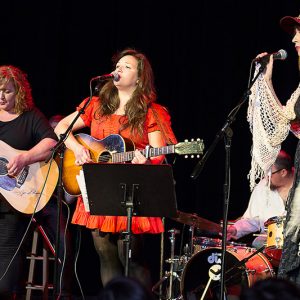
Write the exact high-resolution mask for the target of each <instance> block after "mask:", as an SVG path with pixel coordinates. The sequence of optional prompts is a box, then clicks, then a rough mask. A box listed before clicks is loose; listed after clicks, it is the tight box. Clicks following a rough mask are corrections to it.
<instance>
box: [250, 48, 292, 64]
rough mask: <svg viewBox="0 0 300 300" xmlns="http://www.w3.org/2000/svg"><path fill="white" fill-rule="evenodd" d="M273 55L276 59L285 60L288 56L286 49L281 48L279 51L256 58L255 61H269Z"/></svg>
mask: <svg viewBox="0 0 300 300" xmlns="http://www.w3.org/2000/svg"><path fill="white" fill-rule="evenodd" d="M271 55H272V56H273V59H274V60H285V59H286V58H287V56H288V54H287V52H286V51H285V50H283V49H280V50H279V51H277V52H274V53H271V54H268V55H265V56H264V57H260V58H255V59H254V61H256V62H259V63H268V62H269V59H270V56H271Z"/></svg>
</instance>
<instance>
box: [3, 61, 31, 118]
mask: <svg viewBox="0 0 300 300" xmlns="http://www.w3.org/2000/svg"><path fill="white" fill-rule="evenodd" d="M9 82H12V83H13V85H14V87H15V90H16V103H15V107H14V111H15V113H17V114H21V113H23V112H24V111H28V110H31V109H32V108H33V107H34V102H33V99H32V94H31V87H30V84H29V82H28V80H27V74H26V73H24V72H23V71H21V70H20V69H18V68H17V67H14V66H10V65H7V66H0V85H4V86H5V85H7V84H8V83H9Z"/></svg>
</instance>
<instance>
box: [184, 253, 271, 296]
mask: <svg viewBox="0 0 300 300" xmlns="http://www.w3.org/2000/svg"><path fill="white" fill-rule="evenodd" d="M255 251H256V249H253V248H247V247H230V248H228V249H227V250H226V253H225V260H226V265H225V278H224V279H225V286H226V293H227V296H231V297H232V298H233V297H235V298H238V297H239V295H240V292H241V289H242V287H250V286H252V285H253V284H254V282H256V281H257V280H262V279H265V278H267V277H273V276H274V271H273V268H272V265H271V264H270V262H269V261H268V259H267V258H266V257H265V256H264V255H263V254H262V253H257V254H255V255H253V256H252V257H251V258H250V259H249V260H248V261H246V262H244V263H243V264H241V261H242V260H243V259H245V258H246V257H248V256H250V255H251V254H253V253H254V252H255ZM221 256H222V249H221V248H207V249H204V250H202V251H200V252H198V253H196V254H194V255H193V256H192V258H191V259H190V260H189V261H188V262H187V264H186V266H185V268H184V270H183V273H182V278H181V282H180V290H181V294H182V297H183V299H185V300H191V299H200V297H201V296H202V294H203V292H204V290H205V287H206V285H207V283H208V280H209V278H210V275H209V272H210V270H211V268H212V266H214V267H220V265H221ZM237 264H240V265H239V266H238V267H237ZM219 290H220V280H219V278H217V280H212V281H211V282H210V284H209V288H208V290H207V292H206V294H205V298H203V299H217V295H218V293H219Z"/></svg>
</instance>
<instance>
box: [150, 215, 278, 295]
mask: <svg viewBox="0 0 300 300" xmlns="http://www.w3.org/2000/svg"><path fill="white" fill-rule="evenodd" d="M174 220H175V221H177V222H180V223H183V224H185V225H188V226H190V229H191V228H192V230H190V231H192V232H193V231H194V229H195V228H196V229H200V230H204V231H209V232H211V233H212V234H215V235H218V234H219V233H220V232H221V231H222V226H221V225H219V224H216V223H214V222H211V221H209V220H206V219H203V218H201V217H199V216H197V215H196V214H188V213H184V212H178V216H177V217H176V218H174ZM283 223H284V217H273V218H270V219H268V220H267V221H266V222H265V228H266V230H265V231H266V233H264V234H260V236H264V237H265V238H266V242H265V246H263V247H261V248H260V249H258V250H257V249H256V248H253V247H249V246H247V244H240V243H236V242H227V244H226V249H225V250H226V251H225V272H224V285H225V287H224V288H225V289H224V290H225V293H226V296H227V298H226V299H228V300H235V299H239V295H240V292H241V289H242V288H243V287H250V286H252V285H253V284H254V283H255V282H256V281H258V280H261V279H265V278H268V277H274V276H275V275H276V272H275V270H276V268H277V267H278V265H279V261H280V258H281V253H282V246H283ZM168 233H169V234H170V241H171V256H170V258H168V259H167V260H166V263H168V264H169V265H170V269H169V271H166V272H165V276H164V277H163V278H161V280H160V281H159V282H158V283H157V284H155V285H154V286H153V288H152V291H153V292H154V293H155V294H157V295H158V296H159V299H168V300H172V299H174V300H177V299H184V300H194V299H200V300H215V299H220V296H219V293H220V282H221V280H220V276H221V257H222V240H221V239H218V238H210V237H196V236H194V235H193V234H192V235H191V236H190V238H191V241H190V243H189V244H190V246H189V247H188V249H190V250H191V251H190V250H187V251H185V253H184V255H182V256H175V255H174V254H175V253H174V249H175V248H174V247H175V240H176V238H175V237H176V234H178V233H179V231H178V230H176V229H171V230H169V231H168ZM274 269H275V270H274ZM163 285H164V286H163ZM162 286H163V289H162ZM158 288H160V290H159V292H158Z"/></svg>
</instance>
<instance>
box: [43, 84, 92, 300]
mask: <svg viewBox="0 0 300 300" xmlns="http://www.w3.org/2000/svg"><path fill="white" fill-rule="evenodd" d="M92 81H93V79H92V80H90V97H89V99H88V100H87V101H86V102H85V104H84V106H83V107H82V108H81V109H80V110H78V113H77V115H76V116H75V118H74V119H73V121H72V122H71V124H70V125H69V127H68V128H67V129H66V131H65V132H64V133H62V134H60V135H59V136H60V138H59V141H58V142H57V144H56V145H55V146H54V147H53V148H52V149H51V152H52V154H51V155H50V156H49V158H47V159H46V161H45V162H46V163H47V162H48V161H49V160H50V159H51V157H55V154H56V153H59V160H60V161H59V167H58V171H59V176H58V183H57V226H56V240H55V249H56V255H55V259H54V277H53V299H54V300H55V299H56V295H59V292H60V290H59V282H58V280H59V277H60V276H59V274H58V263H59V258H58V255H59V250H58V249H59V245H60V218H61V202H62V201H63V199H64V198H63V195H64V193H63V182H62V171H63V170H62V167H63V159H64V150H65V145H64V142H65V140H66V138H67V137H68V135H69V133H70V132H71V131H72V128H73V126H74V124H75V123H76V121H77V120H78V118H79V116H80V115H82V114H84V112H85V109H86V107H87V106H88V105H89V104H90V102H91V100H92V97H93V93H92V87H91V83H92Z"/></svg>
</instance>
